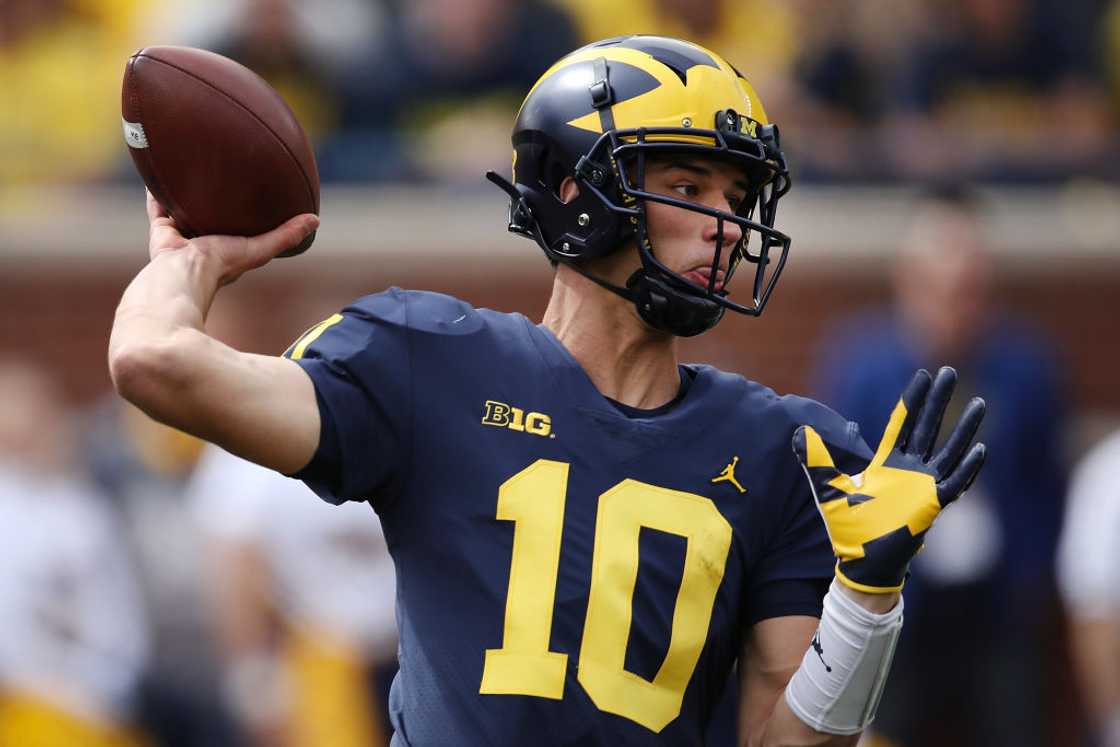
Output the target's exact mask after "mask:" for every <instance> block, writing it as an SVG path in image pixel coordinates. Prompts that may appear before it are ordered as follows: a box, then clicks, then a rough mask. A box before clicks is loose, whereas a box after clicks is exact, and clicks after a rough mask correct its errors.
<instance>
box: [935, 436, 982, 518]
mask: <svg viewBox="0 0 1120 747" xmlns="http://www.w3.org/2000/svg"><path fill="white" fill-rule="evenodd" d="M987 456H988V447H987V446H985V445H984V444H975V445H974V446H973V447H972V448H971V449H969V450H968V454H966V455H965V458H964V459H962V460H961V463H960V464H958V465H957V468H956V469H955V470H953V471H952V472H951V473H950V474H949V476H948V477H946V478H945V479H944V480H942V481H941V482H939V483H937V500H938V501H939V502H940V503H941V505H942V506H948V505H949V504H950V503H952V502H953V501H955V500H956V499H957V498H960V497H961V494H962V493H964V491H966V490H968V489H969V487H970V486H971V485H972V481H973V480H975V479H976V475H978V474H980V468H981V467H983V466H984V459H985V458H986V457H987Z"/></svg>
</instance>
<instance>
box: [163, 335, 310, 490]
mask: <svg viewBox="0 0 1120 747" xmlns="http://www.w3.org/2000/svg"><path fill="white" fill-rule="evenodd" d="M202 345H203V346H205V347H206V348H208V350H206V351H205V353H204V354H203V355H202V356H200V358H201V359H200V361H198V362H197V363H196V365H198V366H199V367H201V368H202V369H203V370H202V371H201V372H200V375H198V376H196V377H192V384H191V386H192V387H193V388H194V389H195V391H193V392H187V393H185V396H184V398H183V401H184V403H189V404H186V405H185V407H189V408H190V409H189V410H186V411H185V412H184V414H183V416H184V418H185V419H186V420H187V421H188V422H190V423H191V424H192V427H190V428H187V430H190V431H191V432H192V433H194V434H195V435H197V436H200V437H201V438H204V439H206V440H207V441H211V442H213V443H216V444H218V445H219V446H221V447H222V448H224V449H226V450H227V451H229V452H231V453H233V454H236V455H238V456H240V457H244V458H245V459H248V460H249V461H252V462H256V463H257V464H261V465H263V466H265V467H270V468H272V469H274V470H277V471H279V472H284V473H292V472H296V471H297V470H299V469H301V468H302V467H303V466H304V465H306V464H307V463H308V462H310V461H311V458H312V456H314V454H315V449H316V447H317V446H318V444H319V428H320V422H319V407H318V404H317V401H316V398H315V387H314V385H313V384H312V382H311V377H309V376H308V375H307V373H306V372H305V371H304V370H303V369H302V368H301V367H300V366H299V364H297V363H295V362H293V361H290V360H288V359H286V358H279V357H273V356H266V355H255V354H252V353H242V352H239V351H237V350H234V349H232V348H229V347H227V346H225V345H223V344H222V343H220V342H217V341H216V340H212V339H209V338H208V339H206V340H205V341H204V342H203V343H202Z"/></svg>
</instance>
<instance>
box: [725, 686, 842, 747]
mask: <svg viewBox="0 0 1120 747" xmlns="http://www.w3.org/2000/svg"><path fill="white" fill-rule="evenodd" d="M859 736H860V735H859V734H854V735H850V736H844V735H838V734H825V733H824V732H819V731H816V730H815V729H813V728H811V727H810V726H808V725H807V724H806V723H805V722H804V721H802V720H801V719H799V718H798V717H797V716H796V715H794V713H793V711H791V710H790V709H789V706H788V705H786V701H785V698H778V700H777V702H776V703H775V704H774V711H773V713H771V715H770V718H769V719H768V720H767V722H766V726H765V728H764V729H763V731H762V733H761V734H760V735H759V736H758V738H757V739H750V740H749V741H748V742H747V743H746V745H745V746H744V747H854V745H855V744H857V743H858V742H859Z"/></svg>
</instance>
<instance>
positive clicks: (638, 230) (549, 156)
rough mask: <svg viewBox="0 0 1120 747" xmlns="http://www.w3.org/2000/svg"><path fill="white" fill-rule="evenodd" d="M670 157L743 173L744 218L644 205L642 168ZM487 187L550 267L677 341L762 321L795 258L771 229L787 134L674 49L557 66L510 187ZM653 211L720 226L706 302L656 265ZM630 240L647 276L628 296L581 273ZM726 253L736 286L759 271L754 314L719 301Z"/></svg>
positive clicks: (637, 47) (690, 48)
mask: <svg viewBox="0 0 1120 747" xmlns="http://www.w3.org/2000/svg"><path fill="white" fill-rule="evenodd" d="M663 153H676V154H686V155H694V156H702V157H710V158H719V159H723V160H726V161H728V162H730V163H732V164H734V165H736V166H737V167H739V168H741V169H742V170H743V172H744V173H745V174H746V176H747V182H748V184H749V185H750V191H749V193H748V194H747V196H746V199H744V200H743V202H742V203H741V205H740V206H739V208H738V209H737V211H736V212H735V213H731V212H729V211H722V210H713V209H710V208H707V207H704V206H701V205H697V204H695V203H690V202H688V201H685V200H681V199H678V198H675V197H672V196H670V195H662V194H655V193H651V192H647V191H646V190H645V188H644V181H645V179H644V172H645V163H646V158H647V156H648V155H650V154H663ZM487 176H488V177H489V178H490V180H491V181H493V182H494V183H496V184H498V185H499V186H500V187H502V188H503V189H504V190H505V191H506V192H507V193H508V194H509V195H510V197H511V199H512V202H511V206H510V221H509V228H510V230H511V231H513V232H515V233H519V234H522V235H524V236H527V237H530V238H532V239H534V240H536V242H537V243H538V244H539V245H540V246H541V248H542V249H543V250H544V252H545V254H546V255H547V256H548V257H549V259H551V260H553V261H555V262H564V263H566V264H569V265H571V266H572V267H573V268H575V269H576V270H577V271H580V272H582V273H583V274H584V275H587V276H588V277H589V278H590V279H591V280H593V281H595V282H597V283H599V284H600V285H602V286H604V287H606V288H608V289H609V290H611V291H613V292H615V293H618V294H619V295H622V296H623V297H624V298H627V299H629V300H631V301H633V302H634V303H635V304H636V305H637V308H638V311H639V313H640V314H641V316H642V318H643V319H645V320H646V322H647V323H649V324H651V325H652V326H654V327H656V328H658V329H663V330H665V331H668V332H672V333H673V334H677V335H682V336H689V335H695V334H699V333H700V332H703V331H705V330H707V329H709V328H711V327H712V326H714V325H715V324H716V323H717V322H718V321H719V320H720V318H721V317H722V316H723V313H724V311H725V310H726V309H732V310H734V311H737V312H740V313H744V314H750V315H753V316H757V315H758V314H760V313H761V312H762V310H763V307H764V306H765V305H766V302H767V300H768V299H769V297H770V294H771V292H772V291H773V288H774V284H775V282H776V281H777V279H778V276H779V275H780V273H781V269H782V267H783V266H784V264H785V260H786V255H787V253H788V251H789V244H790V239H789V237H788V236H786V235H785V234H782V233H781V232H779V231H777V230H775V229H774V217H775V214H776V210H777V205H778V200H779V199H780V198H781V197H782V195H784V194H785V193H786V192H787V191H788V190H789V186H790V180H789V172H788V170H787V168H786V163H785V158H784V156H783V155H782V153H781V151H780V150H779V140H778V129H777V127H776V126H774V125H772V124H771V123H770V122H769V121H768V120H767V117H766V112H765V110H764V109H763V106H762V102H761V101H759V98H758V95H757V94H756V93H755V91H754V89H753V88H752V87H751V85H750V83H748V82H747V80H746V79H745V78H744V77H743V76H742V75H741V74H740V73H739V72H738V71H737V70H736V69H735V68H734V67H732V66H731V65H730V64H728V63H727V61H726V60H724V59H723V58H721V57H720V56H718V55H716V54H715V53H713V52H710V51H708V50H706V49H704V48H703V47H700V46H698V45H696V44H692V43H690V42H686V41H681V40H678V39H670V38H667V37H661V36H625V37H618V38H614V39H606V40H604V41H599V42H595V43H593V44H589V45H587V46H586V47H583V48H581V49H578V50H576V51H575V52H572V53H571V54H569V55H567V56H566V57H564V58H563V59H561V60H560V61H559V62H557V63H556V64H555V65H553V66H552V67H551V68H550V69H549V70H548V71H547V72H545V73H544V75H542V76H541V78H540V80H538V81H537V83H536V84H535V85H534V86H533V88H532V90H530V91H529V94H528V96H526V97H525V101H524V102H523V103H522V105H521V110H520V111H519V112H518V115H517V121H516V124H515V125H514V128H513V183H512V184H511V183H509V182H508V181H506V180H505V179H503V178H502V177H500V176H498V175H497V174H494V173H493V172H490V173H489V174H488V175H487ZM565 177H573V178H574V179H575V181H576V184H577V185H578V186H579V196H578V197H576V198H575V199H573V200H572V201H571V202H568V203H566V204H565V203H563V202H561V200H560V197H559V193H560V185H561V182H563V180H564V178H565ZM646 201H655V202H662V203H666V204H670V205H673V206H675V207H679V208H681V209H685V210H694V211H698V212H702V213H705V214H710V215H712V216H713V217H715V218H716V220H717V224H718V231H717V233H718V235H719V236H720V237H721V238H720V239H719V240H718V241H717V245H716V248H715V251H714V254H713V259H712V267H713V272H712V273H711V278H712V281H711V283H710V284H709V286H708V287H707V288H701V287H698V286H696V285H693V284H692V283H690V282H689V281H688V280H686V279H685V278H683V277H681V276H680V275H678V274H677V273H675V272H673V271H671V270H669V269H668V268H667V267H665V266H664V265H662V264H661V263H660V262H659V261H658V259H657V256H656V248H655V247H654V246H652V244H651V243H650V240H649V236H648V234H647V231H646V221H645V208H644V204H645V202H646ZM725 223H736V224H738V225H739V226H740V227H741V228H742V234H743V238H742V239H741V240H740V241H739V242H738V243H737V244H735V245H734V246H732V247H729V248H727V249H726V250H725V249H724V247H723V246H722V243H723V241H722V236H723V226H724V224H725ZM755 236H757V239H753V237H755ZM631 240H632V241H633V242H634V243H635V244H636V245H637V247H638V251H639V254H640V256H641V259H642V267H641V268H640V269H639V270H638V271H637V272H635V273H634V275H633V276H631V278H630V279H629V280H628V281H627V283H626V287H625V288H620V287H617V286H614V285H612V284H610V283H608V282H606V281H605V280H602V279H601V278H597V277H594V276H592V275H590V274H589V273H588V272H587V271H586V269H585V268H584V266H583V265H584V261H585V260H588V259H593V258H595V257H601V256H604V255H607V254H609V253H611V252H614V251H616V250H617V249H619V248H620V247H622V246H624V245H625V244H627V243H628V242H630V241H631ZM775 247H777V249H778V251H777V252H775V256H772V253H771V250H772V249H774V248H775ZM724 251H729V252H731V254H730V257H729V262H728V264H729V267H728V273H727V277H728V278H730V276H731V274H732V273H733V272H734V270H735V268H736V266H737V265H738V264H739V263H740V262H741V261H742V260H747V261H748V262H750V263H753V264H754V265H755V266H756V273H755V280H754V287H753V294H752V302H751V303H750V304H745V305H744V304H739V303H736V302H734V301H731V300H730V298H728V297H727V293H726V291H725V290H723V289H722V288H721V289H717V288H715V287H714V284H715V277H716V273H715V268H716V267H717V266H718V265H719V263H720V259H721V254H722V253H723V252H724Z"/></svg>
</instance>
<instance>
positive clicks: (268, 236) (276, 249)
mask: <svg viewBox="0 0 1120 747" xmlns="http://www.w3.org/2000/svg"><path fill="white" fill-rule="evenodd" d="M318 227H319V216H317V215H315V214H314V213H304V214H302V215H297V216H296V217H294V218H291V219H290V220H287V221H285V222H284V223H282V224H280V225H279V226H277V227H276V228H274V229H272V230H271V231H268V232H267V233H262V234H260V235H258V236H253V237H251V238H249V240H248V255H249V257H251V258H252V260H253V261H254V262H260V263H264V262H267V261H268V260H270V259H272V258H273V257H275V256H276V255H278V254H280V253H281V252H285V251H287V250H289V249H293V248H295V247H296V246H297V245H298V244H299V243H300V242H301V241H303V240H304V239H305V238H307V237H308V236H310V235H311V232H312V231H314V230H316V229H317V228H318Z"/></svg>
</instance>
